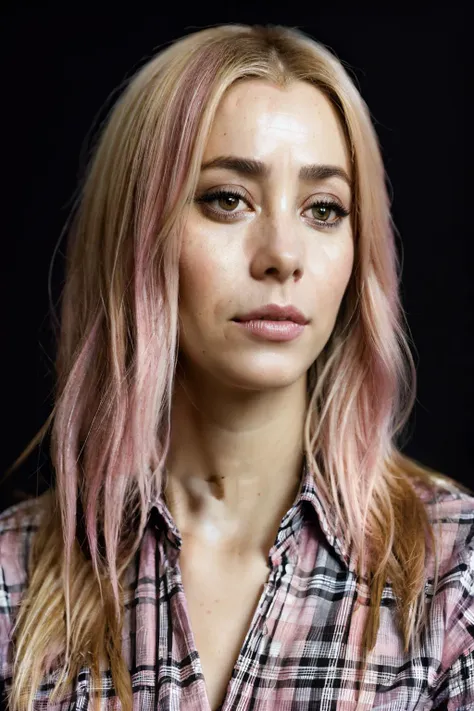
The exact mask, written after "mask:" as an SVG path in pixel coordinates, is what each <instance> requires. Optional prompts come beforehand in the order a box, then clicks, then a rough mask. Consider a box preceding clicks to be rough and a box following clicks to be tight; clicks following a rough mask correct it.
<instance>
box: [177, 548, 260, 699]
mask: <svg viewBox="0 0 474 711" xmlns="http://www.w3.org/2000/svg"><path fill="white" fill-rule="evenodd" d="M180 568H181V577H182V582H183V588H184V593H185V597H186V604H187V608H188V615H189V621H190V625H191V630H192V633H193V636H194V642H195V645H196V649H197V651H198V653H199V658H200V661H201V666H202V671H203V675H204V680H205V684H206V689H207V696H208V699H209V704H210V708H211V711H216V709H218V707H219V706H220V704H221V703H222V702H223V700H224V697H225V694H226V689H227V685H228V683H229V681H230V678H231V675H232V670H233V668H234V666H235V663H236V661H237V658H238V655H239V652H240V650H241V648H242V645H243V643H244V641H245V637H246V635H247V633H248V631H249V629H250V627H251V624H252V620H253V617H254V614H255V612H256V610H257V607H258V603H259V600H260V598H261V596H262V592H263V588H264V584H265V583H266V582H267V579H268V577H269V572H270V571H269V569H268V567H267V565H266V561H265V559H264V558H263V556H261V557H257V556H256V557H255V558H249V559H247V560H238V559H234V558H228V557H226V556H222V555H216V554H214V555H211V554H210V553H209V552H203V553H202V554H201V555H199V554H198V553H197V552H196V550H194V551H193V554H192V555H191V554H187V553H185V552H184V551H182V553H181V556H180Z"/></svg>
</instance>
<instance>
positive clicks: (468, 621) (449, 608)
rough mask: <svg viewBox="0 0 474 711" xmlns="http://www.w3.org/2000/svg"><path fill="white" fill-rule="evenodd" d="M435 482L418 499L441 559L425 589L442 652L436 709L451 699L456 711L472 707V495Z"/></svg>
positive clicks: (439, 479) (447, 483) (451, 483)
mask: <svg viewBox="0 0 474 711" xmlns="http://www.w3.org/2000/svg"><path fill="white" fill-rule="evenodd" d="M432 478H433V481H434V484H435V487H434V489H433V490H432V491H431V492H430V491H428V490H427V489H423V490H422V491H420V497H421V498H422V500H423V501H424V503H425V506H426V510H427V514H428V519H429V521H430V523H431V525H432V529H433V533H434V536H435V541H436V545H437V548H438V555H439V573H438V575H439V577H438V584H437V587H436V590H434V589H433V579H432V572H433V567H432V565H433V561H432V558H430V563H429V581H428V585H427V592H428V594H429V596H430V597H431V598H432V601H433V610H432V619H433V621H434V622H433V624H435V627H436V632H435V636H436V637H437V638H438V641H439V642H440V645H441V650H442V652H441V654H442V661H441V665H440V667H439V669H438V674H437V678H436V683H435V685H434V692H435V695H434V700H435V701H436V702H437V703H436V706H435V707H436V708H438V703H439V704H441V703H442V702H443V703H444V702H447V701H448V700H449V705H448V706H446V707H444V706H443V708H447V709H448V708H449V710H450V711H451V709H453V711H454V709H458V708H471V706H470V705H469V704H474V494H473V492H472V491H470V490H469V489H467V488H466V487H464V486H463V485H461V484H459V483H457V482H456V481H454V480H452V479H449V478H448V477H446V478H444V477H436V476H433V477H432ZM472 707H473V708H474V706H472ZM440 708H441V706H440Z"/></svg>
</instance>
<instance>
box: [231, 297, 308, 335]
mask: <svg viewBox="0 0 474 711" xmlns="http://www.w3.org/2000/svg"><path fill="white" fill-rule="evenodd" d="M233 321H234V322H235V323H237V325H238V326H239V327H240V328H244V329H245V330H246V331H248V332H250V333H251V334H253V335H254V336H257V337H258V338H264V339H266V340H267V341H292V340H293V339H294V338H297V337H298V336H299V335H300V334H301V333H302V332H303V331H304V327H305V325H306V324H307V323H308V319H307V318H306V317H305V316H304V314H302V313H301V311H299V310H298V309H297V308H296V307H294V306H291V305H288V306H279V305H278V304H267V305H266V306H263V307H261V308H259V309H256V310H254V311H251V312H250V313H248V314H245V315H243V316H237V317H236V318H235V319H233Z"/></svg>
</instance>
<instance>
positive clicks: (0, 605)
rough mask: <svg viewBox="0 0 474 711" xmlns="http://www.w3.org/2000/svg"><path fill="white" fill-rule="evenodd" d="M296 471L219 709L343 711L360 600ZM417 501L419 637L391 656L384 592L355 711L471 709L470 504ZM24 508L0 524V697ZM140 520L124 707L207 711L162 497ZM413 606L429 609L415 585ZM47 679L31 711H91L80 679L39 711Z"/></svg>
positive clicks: (473, 545) (87, 685) (84, 672)
mask: <svg viewBox="0 0 474 711" xmlns="http://www.w3.org/2000/svg"><path fill="white" fill-rule="evenodd" d="M302 473H303V476H302V480H301V487H300V490H299V493H298V496H297V497H296V499H295V502H294V504H293V506H292V507H291V509H290V510H289V511H288V512H287V513H286V514H285V516H284V517H283V519H282V521H281V525H280V528H279V531H278V534H277V537H276V540H275V543H274V545H273V547H272V548H271V550H270V551H269V557H268V566H269V577H268V581H267V583H266V584H265V585H264V588H263V591H262V594H261V598H260V601H259V603H258V605H257V608H256V610H255V613H254V616H253V620H252V622H251V625H250V628H249V630H248V632H247V635H246V637H245V640H244V643H243V646H242V648H241V650H240V653H239V656H238V659H237V661H236V664H235V667H234V669H233V672H232V675H231V678H230V680H229V683H228V686H227V691H226V695H225V699H224V702H223V703H222V705H221V707H220V709H221V711H263V710H264V709H265V711H273V710H279V711H312V710H314V709H320V710H322V711H336V710H340V711H349V710H351V711H352V710H353V709H354V708H355V689H356V688H358V686H359V680H360V636H361V632H362V629H363V622H364V619H365V616H366V614H367V610H368V607H367V606H368V600H367V596H368V592H369V591H368V589H367V586H366V584H365V582H364V581H363V580H362V581H361V580H358V579H357V576H356V572H355V565H354V561H353V560H352V558H351V555H350V551H348V550H347V549H346V547H345V545H344V542H343V540H342V537H340V536H337V534H336V531H335V530H334V528H333V525H334V521H333V520H330V519H328V518H327V517H326V516H325V515H324V513H323V509H322V507H321V503H320V500H319V498H318V493H317V490H316V487H315V485H314V483H313V479H312V476H311V474H310V473H309V471H308V469H307V468H306V466H304V467H303V472H302ZM424 500H425V503H426V506H427V508H428V510H429V514H430V517H431V520H433V521H440V522H441V526H442V544H443V545H442V558H441V561H442V562H441V566H440V582H439V587H438V589H437V591H436V594H435V596H434V599H433V602H432V607H431V614H430V618H429V625H428V629H427V631H426V633H425V634H424V635H423V637H422V646H421V648H420V649H417V650H415V652H412V653H407V654H405V653H404V652H403V642H402V639H401V636H400V634H399V631H398V628H397V624H396V618H395V611H396V607H395V598H394V595H393V592H392V588H391V585H390V583H387V584H386V586H385V589H384V591H383V596H382V602H381V609H380V628H379V632H378V637H377V643H376V646H375V648H374V650H373V651H372V653H371V655H370V656H369V660H368V673H367V677H366V682H365V684H364V686H363V688H362V693H361V698H362V699H363V702H364V704H365V705H364V709H367V710H369V709H371V710H372V709H376V710H378V711H382V709H384V710H386V711H389V710H390V711H397V710H399V711H402V709H403V710H404V711H405V710H406V711H411V710H413V709H417V710H419V711H422V710H426V709H443V710H444V711H467V709H474V497H471V496H469V495H468V494H466V493H464V492H462V491H461V490H460V489H458V488H457V486H454V485H453V487H452V488H450V489H446V488H441V485H440V486H438V488H437V494H436V497H435V498H434V499H433V500H427V499H426V498H425V499H424ZM35 501H36V500H35V499H33V500H31V501H26V502H22V503H20V504H17V505H15V506H12V507H10V508H9V509H7V510H6V511H4V512H3V513H2V514H0V680H2V681H3V684H4V685H5V687H8V686H9V683H10V682H11V675H12V648H11V643H10V632H11V626H12V621H13V620H14V617H15V614H16V612H17V610H18V605H19V603H20V599H21V596H22V594H23V592H24V590H25V587H26V572H25V571H26V561H27V555H28V551H29V547H30V542H31V536H32V534H33V533H34V531H35V530H36V528H37V525H38V515H37V513H36V511H37V509H36V508H35V506H34V503H35ZM436 506H437V507H438V508H437V511H436ZM151 512H152V513H151V516H150V518H149V524H148V526H147V529H146V531H145V534H144V536H143V539H142V543H141V546H140V549H139V551H138V553H137V556H136V559H135V565H133V566H131V568H130V572H129V577H128V580H127V581H126V589H127V590H128V596H127V598H126V623H125V626H124V631H123V652H124V655H125V659H126V660H127V664H128V667H129V669H130V673H131V679H132V688H133V698H134V706H133V708H134V711H138V710H139V709H140V711H152V710H155V709H157V710H159V711H210V706H209V702H208V699H207V695H206V687H205V683H204V678H203V673H202V667H201V663H200V659H199V654H198V652H197V650H196V646H195V643H194V637H193V633H192V630H191V626H190V620H189V616H188V613H187V607H186V603H185V597H184V592H183V586H182V582H181V574H180V567H179V550H180V546H181V536H180V533H179V531H178V529H177V527H176V524H175V522H174V520H173V519H172V517H171V514H170V512H169V510H168V508H167V507H166V505H165V503H164V501H163V500H162V499H160V500H158V501H157V502H156V503H155V506H153V507H152V509H151ZM15 514H16V515H15ZM428 565H429V561H427V566H428ZM427 570H428V568H427ZM157 581H158V583H157ZM158 592H159V594H158ZM424 594H425V595H426V596H428V597H430V598H432V597H433V580H432V577H429V576H428V574H427V580H426V583H425V593H424ZM157 654H158V659H159V663H158V668H156V665H155V659H156V658H157ZM101 674H102V706H101V709H103V710H110V711H111V710H112V709H114V711H115V710H117V709H120V708H121V706H120V705H119V704H118V699H117V697H116V695H115V690H114V686H113V683H112V677H111V674H110V670H104V671H102V672H101ZM58 675H59V671H54V672H53V671H50V673H49V674H48V675H46V676H45V677H44V679H43V682H42V684H41V686H40V688H39V689H38V690H37V691H36V694H35V704H34V709H35V710H39V709H46V708H47V709H49V710H50V711H60V709H61V710H62V711H64V710H65V709H69V710H71V709H77V710H79V709H89V708H91V706H90V704H89V698H90V691H91V673H90V669H88V668H87V667H83V668H82V669H81V670H80V672H79V674H78V676H77V679H76V680H75V684H74V687H73V689H72V690H71V692H70V694H69V695H68V696H67V697H66V698H65V699H63V700H62V703H60V702H58V703H56V704H54V705H53V704H48V697H49V694H50V693H51V690H52V688H53V685H54V682H55V681H56V680H57V679H58Z"/></svg>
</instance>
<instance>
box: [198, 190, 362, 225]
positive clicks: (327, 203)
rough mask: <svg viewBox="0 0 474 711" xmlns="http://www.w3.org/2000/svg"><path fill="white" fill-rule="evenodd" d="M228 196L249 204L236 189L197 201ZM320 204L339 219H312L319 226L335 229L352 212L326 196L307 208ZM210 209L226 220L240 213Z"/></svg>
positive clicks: (215, 193) (208, 194) (218, 192)
mask: <svg viewBox="0 0 474 711" xmlns="http://www.w3.org/2000/svg"><path fill="white" fill-rule="evenodd" d="M228 196H231V197H234V198H236V199H238V200H242V201H243V202H245V203H246V204H247V205H248V202H247V200H246V199H245V197H244V196H243V195H242V194H241V193H239V192H237V191H234V190H213V191H212V192H211V193H206V194H205V195H202V196H201V197H199V198H196V202H197V203H204V204H206V205H207V204H208V203H211V202H213V201H214V200H217V199H219V198H222V197H228ZM320 205H324V207H329V208H331V210H334V212H335V213H336V215H337V217H338V219H337V220H335V221H334V222H325V221H324V220H316V219H314V218H313V219H312V220H311V221H312V222H313V223H315V224H316V225H318V227H322V228H323V229H333V228H334V227H338V226H339V224H340V223H341V220H342V219H343V218H344V217H347V216H348V215H349V214H350V211H349V210H346V209H345V208H344V207H342V205H340V204H339V203H338V202H336V201H335V200H328V199H324V198H322V199H320V200H317V201H315V202H313V203H311V205H309V206H308V207H307V210H309V209H311V208H312V207H319V206H320ZM209 210H210V211H211V212H213V213H214V214H215V215H218V216H219V217H222V218H223V219H224V220H234V219H235V217H236V216H237V215H238V214H239V213H238V212H231V213H228V214H226V213H225V212H220V211H218V210H214V209H212V208H211V207H209Z"/></svg>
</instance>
